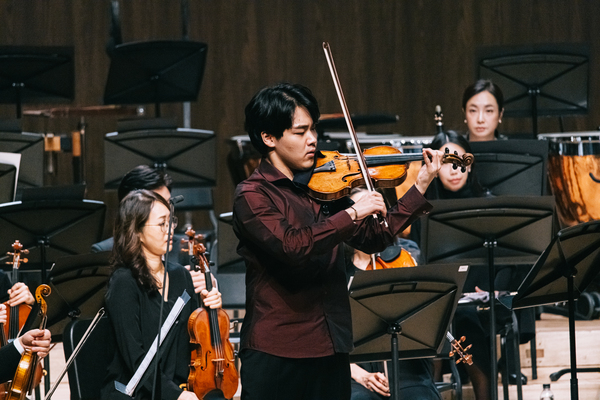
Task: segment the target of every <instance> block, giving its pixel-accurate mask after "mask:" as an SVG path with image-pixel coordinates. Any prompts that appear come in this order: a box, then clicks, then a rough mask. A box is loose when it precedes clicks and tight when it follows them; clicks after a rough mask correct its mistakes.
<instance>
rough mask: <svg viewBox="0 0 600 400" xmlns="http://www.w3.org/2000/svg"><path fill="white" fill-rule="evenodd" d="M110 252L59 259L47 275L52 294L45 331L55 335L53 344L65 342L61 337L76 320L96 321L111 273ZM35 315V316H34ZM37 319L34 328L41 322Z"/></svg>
mask: <svg viewBox="0 0 600 400" xmlns="http://www.w3.org/2000/svg"><path fill="white" fill-rule="evenodd" d="M109 257H110V252H108V251H106V252H101V253H93V254H81V255H76V256H68V257H61V258H59V259H57V260H56V262H55V263H54V266H53V267H52V270H51V271H50V273H49V275H48V285H49V286H50V289H51V293H50V295H49V296H48V297H47V298H46V303H47V305H48V313H47V318H48V322H47V325H46V328H47V329H48V330H50V332H51V333H52V341H59V342H60V341H62V334H63V331H64V329H65V327H66V326H67V325H68V324H69V322H71V321H73V320H75V319H86V318H93V316H94V315H96V313H97V312H98V310H99V309H100V308H101V307H102V306H103V305H104V295H105V294H106V290H107V286H108V280H109V279H110V276H111V273H112V270H111V267H110V263H109ZM31 314H33V313H31ZM38 318H39V317H37V318H35V319H34V320H33V321H31V322H32V324H31V325H29V322H30V321H29V320H28V325H29V326H32V327H33V326H35V325H36V323H39V320H38Z"/></svg>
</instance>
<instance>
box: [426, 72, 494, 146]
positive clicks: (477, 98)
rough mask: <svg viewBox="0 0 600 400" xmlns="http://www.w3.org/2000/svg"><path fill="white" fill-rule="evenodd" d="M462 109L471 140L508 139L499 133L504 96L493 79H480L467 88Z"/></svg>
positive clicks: (468, 137)
mask: <svg viewBox="0 0 600 400" xmlns="http://www.w3.org/2000/svg"><path fill="white" fill-rule="evenodd" d="M462 111H463V112H464V113H465V123H466V124H467V139H468V140H469V141H470V142H484V141H487V140H496V139H506V136H504V135H500V134H499V133H498V124H501V123H502V115H503V114H504V96H503V94H502V90H500V87H498V85H496V84H495V83H493V82H492V81H491V80H489V79H480V80H478V81H477V82H475V83H473V84H472V85H470V86H468V87H467V88H466V89H465V91H464V93H463V98H462ZM432 148H433V147H432Z"/></svg>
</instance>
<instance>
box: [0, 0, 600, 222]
mask: <svg viewBox="0 0 600 400" xmlns="http://www.w3.org/2000/svg"><path fill="white" fill-rule="evenodd" d="M598 15H600V2H598V1H588V0H569V1H564V0H487V1H480V0H456V1H440V0H396V1H392V0H331V1H323V0H321V1H317V0H298V1H289V0H287V1H286V0H221V1H217V0H190V39H191V40H195V41H202V42H206V43H207V44H208V46H209V47H208V48H209V51H208V61H207V65H206V72H205V75H204V80H203V84H202V88H201V91H200V96H199V98H198V101H197V102H195V103H192V127H194V128H203V129H212V130H214V131H215V132H216V134H217V138H218V148H217V151H218V156H219V160H223V161H222V162H219V165H218V185H217V188H216V192H215V193H216V197H217V202H216V204H217V206H216V207H217V210H216V211H217V212H226V211H230V208H231V197H232V194H233V183H232V180H231V178H230V176H229V172H228V170H227V167H226V163H225V159H226V155H227V153H228V151H229V149H228V145H227V140H228V138H230V137H231V136H234V135H239V134H243V133H244V132H243V110H244V107H245V105H246V104H247V102H248V101H249V99H250V98H251V96H252V95H253V94H254V93H255V92H256V91H257V90H258V89H259V88H261V87H262V86H265V85H269V84H273V83H276V82H278V81H290V82H299V83H303V84H305V85H306V86H308V87H310V88H312V90H313V92H314V93H315V95H316V97H317V99H319V101H320V105H321V110H322V112H324V113H332V112H339V105H338V102H337V98H336V96H335V91H334V89H333V85H332V83H331V79H330V77H329V72H328V70H327V66H326V62H325V58H324V56H323V52H322V49H321V43H322V42H323V41H324V40H326V41H329V42H330V44H331V47H332V50H333V53H334V57H335V61H336V64H337V67H338V72H339V76H340V80H341V82H342V86H343V87H344V91H345V95H346V98H347V101H348V106H349V109H350V110H351V112H353V113H360V114H363V113H369V112H386V113H394V114H398V115H399V116H400V121H399V122H398V123H397V124H394V125H389V126H377V127H373V128H370V129H369V130H376V131H395V132H399V133H402V134H405V135H426V134H430V133H431V132H432V131H433V128H434V125H433V111H434V107H435V105H436V104H440V105H441V106H442V108H443V111H444V121H445V125H446V127H447V128H453V129H459V130H462V129H463V127H464V124H463V122H462V121H463V116H462V115H461V111H460V99H461V95H462V91H463V89H464V87H465V86H466V85H468V84H469V83H471V82H472V81H473V80H474V78H475V77H476V70H475V62H474V55H475V53H476V51H477V49H478V48H480V47H482V46H496V45H502V46H512V45H515V46H516V45H528V44H541V43H588V44H589V45H590V48H591V55H592V58H591V60H592V61H591V67H590V101H589V105H590V113H589V115H587V116H577V117H575V116H571V117H565V119H564V121H565V129H566V130H567V131H581V130H592V129H595V128H596V127H597V126H598V125H599V124H600V118H599V115H600V101H599V100H600V99H599V96H600V94H599V93H600V91H599V90H598V89H599V88H600V78H599V76H598V73H597V70H598V68H597V60H598V59H600V57H599V56H600V40H598V39H597V38H598V37H600V25H599V24H598V23H597V17H598ZM121 22H122V28H123V40H124V41H125V42H129V41H138V40H151V39H178V38H180V37H181V15H180V8H179V2H178V1H176V0H121ZM108 27H109V1H108V0H102V1H89V0H51V1H42V0H28V1H23V0H11V1H9V0H0V46H4V45H38V46H40V45H41V46H49V45H55V46H59V45H72V46H74V47H75V68H76V76H75V80H76V82H75V85H76V86H75V87H76V96H75V101H74V102H73V105H75V106H87V105H98V104H101V102H102V96H103V92H104V85H105V82H106V77H107V74H108V68H109V58H108V56H107V55H106V52H105V48H106V42H107V38H108ZM594 38H596V39H594ZM39 106H40V107H43V105H39ZM28 107H29V108H32V107H38V105H35V106H31V105H30V106H28ZM149 110H152V107H149ZM181 114H182V113H181V105H178V104H173V105H167V106H164V107H163V115H175V116H177V117H178V118H179V121H180V122H181ZM0 116H1V117H14V107H13V106H8V105H3V106H0ZM115 121H116V117H104V118H100V117H93V118H88V120H87V122H88V135H87V138H88V148H87V150H88V151H87V162H86V167H87V183H88V187H89V190H88V197H89V198H93V199H99V200H103V201H106V202H107V203H108V205H109V206H110V207H111V209H114V206H115V202H116V201H115V196H114V193H112V192H111V193H109V192H105V191H104V189H103V175H104V172H103V171H104V170H103V162H104V161H103V160H104V154H103V147H104V146H103V135H104V134H105V133H106V132H110V131H113V130H114V129H115ZM24 124H25V128H26V129H27V130H29V131H53V132H58V133H60V132H68V131H70V130H72V129H75V127H76V124H77V119H73V118H66V119H56V120H51V121H45V120H41V119H34V118H31V117H29V118H27V119H26V120H25V121H24ZM530 125H531V124H530V120H528V119H510V118H505V121H504V124H503V127H502V131H503V132H505V133H510V132H513V131H516V132H527V131H529V130H530V129H531V126H530ZM539 130H540V131H541V132H556V131H558V130H559V126H558V122H557V119H556V118H545V119H542V120H541V121H540V125H539ZM58 165H59V170H58V173H57V174H55V175H53V176H48V182H49V183H50V184H59V183H69V180H70V179H71V175H70V174H71V171H70V165H69V161H68V156H67V155H59V156H58ZM110 215H111V214H110V213H109V216H110ZM107 225H110V224H107Z"/></svg>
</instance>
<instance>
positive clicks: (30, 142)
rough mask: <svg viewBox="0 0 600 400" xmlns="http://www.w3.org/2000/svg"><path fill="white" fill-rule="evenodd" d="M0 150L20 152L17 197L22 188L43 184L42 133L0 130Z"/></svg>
mask: <svg viewBox="0 0 600 400" xmlns="http://www.w3.org/2000/svg"><path fill="white" fill-rule="evenodd" d="M0 151H2V152H7V153H20V154H21V166H20V168H19V180H18V183H17V191H18V192H17V199H18V196H19V191H20V190H21V189H22V188H28V187H38V186H43V185H44V135H42V134H39V133H28V132H23V133H14V132H0Z"/></svg>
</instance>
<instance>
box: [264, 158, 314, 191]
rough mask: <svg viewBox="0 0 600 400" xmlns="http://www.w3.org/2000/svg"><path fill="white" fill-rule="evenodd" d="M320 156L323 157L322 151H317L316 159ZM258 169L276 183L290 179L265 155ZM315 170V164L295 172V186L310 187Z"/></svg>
mask: <svg viewBox="0 0 600 400" xmlns="http://www.w3.org/2000/svg"><path fill="white" fill-rule="evenodd" d="M318 157H322V154H321V152H320V151H317V153H316V154H315V160H316V159H317V158H318ZM258 169H259V171H260V173H261V174H262V176H263V177H264V178H265V179H266V180H267V181H269V182H273V183H274V182H277V181H282V180H286V181H289V179H288V177H287V176H285V175H284V174H283V172H281V171H280V170H278V169H277V168H275V166H273V164H271V163H270V162H268V161H266V159H265V158H264V157H263V159H262V160H261V161H260V165H259V166H258ZM313 170H314V166H313V167H312V168H310V169H307V170H306V171H298V172H296V173H295V174H294V179H293V180H292V182H293V183H294V186H297V187H301V188H303V189H305V188H306V187H308V182H309V181H310V178H311V177H312V173H313Z"/></svg>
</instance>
